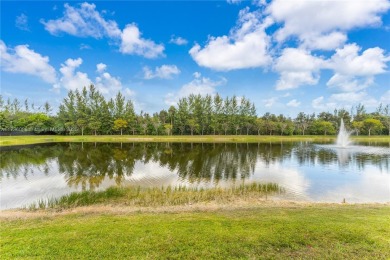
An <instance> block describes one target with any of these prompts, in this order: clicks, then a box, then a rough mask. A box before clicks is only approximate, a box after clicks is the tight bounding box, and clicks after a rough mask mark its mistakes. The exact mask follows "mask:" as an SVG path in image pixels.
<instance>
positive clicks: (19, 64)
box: [0, 40, 57, 84]
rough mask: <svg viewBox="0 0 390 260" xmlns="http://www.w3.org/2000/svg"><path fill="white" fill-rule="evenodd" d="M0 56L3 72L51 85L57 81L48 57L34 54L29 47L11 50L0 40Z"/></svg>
mask: <svg viewBox="0 0 390 260" xmlns="http://www.w3.org/2000/svg"><path fill="white" fill-rule="evenodd" d="M0 56H1V69H2V70H3V71H6V72H11V73H23V74H29V75H34V76H38V77H40V78H41V79H42V80H44V81H45V82H47V83H51V84H54V83H55V82H56V80H57V77H56V71H55V69H54V68H53V67H52V66H51V65H50V64H49V57H47V56H42V55H41V54H39V53H37V52H35V51H34V50H32V49H30V47H29V45H17V46H15V47H14V48H13V49H12V48H8V47H7V46H6V44H5V43H4V42H3V41H2V40H0Z"/></svg>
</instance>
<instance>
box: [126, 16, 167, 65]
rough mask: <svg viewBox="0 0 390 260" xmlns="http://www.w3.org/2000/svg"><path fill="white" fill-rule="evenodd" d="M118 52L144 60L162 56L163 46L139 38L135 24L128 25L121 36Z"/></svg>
mask: <svg viewBox="0 0 390 260" xmlns="http://www.w3.org/2000/svg"><path fill="white" fill-rule="evenodd" d="M121 39H122V42H121V46H120V52H121V53H124V54H137V55H141V56H144V57H146V58H157V57H159V56H164V49H165V48H164V45H162V44H156V43H155V42H153V41H151V40H148V39H144V38H142V37H141V32H140V31H139V29H138V27H137V26H136V25H135V24H128V25H126V28H125V29H123V32H122V35H121Z"/></svg>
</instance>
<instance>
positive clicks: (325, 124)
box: [0, 85, 390, 135]
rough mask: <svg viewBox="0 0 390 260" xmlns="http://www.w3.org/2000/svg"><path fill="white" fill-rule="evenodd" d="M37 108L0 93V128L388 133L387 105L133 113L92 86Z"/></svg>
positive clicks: (186, 103)
mask: <svg viewBox="0 0 390 260" xmlns="http://www.w3.org/2000/svg"><path fill="white" fill-rule="evenodd" d="M51 111H52V107H51V106H50V104H49V103H48V102H46V103H45V104H44V105H43V106H38V107H37V106H35V105H34V104H30V103H29V101H28V100H27V99H26V100H25V101H24V102H21V101H19V100H18V99H14V100H11V99H7V100H6V101H5V100H4V99H3V97H2V96H0V130H1V131H9V132H11V131H34V132H36V133H56V134H64V135H85V134H88V135H98V134H99V135H111V134H121V135H123V134H130V135H334V134H336V133H337V131H338V128H339V125H340V120H341V119H343V120H344V123H345V125H346V127H347V128H348V129H349V130H353V131H354V134H356V135H371V134H377V135H390V105H389V104H386V105H383V104H379V105H378V108H377V109H376V111H375V112H371V113H368V112H367V111H366V109H365V107H364V105H361V104H358V105H357V106H356V107H353V108H352V109H351V110H350V111H348V110H346V109H335V110H334V111H333V112H321V113H319V114H317V115H316V114H315V113H312V114H310V113H304V112H300V113H299V114H298V115H297V116H296V117H295V118H291V117H287V116H285V115H282V114H280V115H275V114H271V113H265V114H264V115H262V116H258V115H257V112H256V107H255V105H254V103H252V102H251V101H250V100H249V99H247V98H245V97H241V98H238V97H236V96H233V97H226V98H222V97H221V96H220V95H218V94H216V95H215V96H210V95H206V96H201V95H193V94H191V95H189V96H188V97H184V98H181V99H180V100H179V101H178V103H177V105H176V106H171V107H169V109H168V110H165V109H163V110H161V111H159V112H156V113H153V114H149V113H145V112H143V111H141V112H140V113H139V114H137V113H136V112H135V110H134V104H133V102H132V101H131V100H126V98H125V97H124V95H123V94H122V93H121V92H118V94H117V95H116V96H115V97H114V98H111V99H106V98H105V97H104V96H103V95H102V93H100V92H99V91H98V90H97V89H96V88H95V87H94V86H93V85H91V86H90V87H89V88H86V87H84V88H83V89H82V90H81V91H78V90H76V91H69V92H68V95H67V97H65V98H64V100H63V101H62V103H61V104H60V106H59V108H58V112H57V113H56V115H52V113H51Z"/></svg>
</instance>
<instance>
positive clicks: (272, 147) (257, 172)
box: [0, 142, 390, 209]
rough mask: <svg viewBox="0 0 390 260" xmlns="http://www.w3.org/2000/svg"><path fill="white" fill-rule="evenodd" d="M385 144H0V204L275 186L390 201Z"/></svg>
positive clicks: (309, 197) (316, 196)
mask: <svg viewBox="0 0 390 260" xmlns="http://www.w3.org/2000/svg"><path fill="white" fill-rule="evenodd" d="M389 145H390V144H389V143H382V144H364V145H362V144H361V145H353V146H351V147H348V148H337V147H335V145H332V144H318V143H317V144H316V143H310V142H286V143H250V144H248V143H237V144H231V143H229V144H224V143H53V144H40V145H29V146H14V147H2V148H1V153H0V155H1V158H0V182H1V209H8V208H16V207H21V206H25V205H29V204H31V203H33V202H36V201H37V200H39V199H47V198H53V197H60V196H62V195H65V194H69V193H71V192H74V191H82V190H104V189H106V188H107V187H110V186H113V185H118V186H135V187H136V186H145V187H153V186H154V187H161V186H165V187H166V186H169V185H170V186H188V187H205V188H208V187H215V186H219V187H227V186H231V185H233V184H246V183H251V182H260V183H277V184H278V185H280V186H281V187H282V188H283V189H284V190H285V192H284V193H283V194H278V195H275V199H288V200H297V201H315V202H342V201H343V200H344V199H345V201H346V202H349V203H354V202H358V203H365V202H379V203H383V202H389V201H390V148H389Z"/></svg>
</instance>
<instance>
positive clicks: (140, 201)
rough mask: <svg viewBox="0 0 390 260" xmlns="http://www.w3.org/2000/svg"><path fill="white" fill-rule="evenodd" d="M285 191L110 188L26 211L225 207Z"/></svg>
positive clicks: (265, 187)
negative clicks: (100, 206)
mask: <svg viewBox="0 0 390 260" xmlns="http://www.w3.org/2000/svg"><path fill="white" fill-rule="evenodd" d="M281 192H283V189H282V188H280V187H279V186H278V185H277V184H274V183H266V184H261V183H252V184H246V185H238V186H233V187H228V188H219V187H217V188H210V189H202V188H186V187H174V188H172V187H170V186H169V187H166V188H164V187H161V188H141V187H137V188H131V187H126V188H120V187H111V188H108V189H106V190H104V191H97V192H95V191H84V192H75V193H71V194H69V195H65V196H62V197H60V198H58V199H48V200H41V201H38V202H36V203H33V204H31V205H29V206H27V207H26V209H28V210H37V209H56V210H62V209H68V208H75V207H80V206H89V205H95V204H114V205H117V206H118V205H120V206H142V207H150V206H153V207H155V206H174V205H189V204H195V203H200V202H211V201H214V202H217V203H226V202H229V201H232V200H238V199H243V200H245V199H251V198H262V197H266V196H268V195H271V194H274V193H281Z"/></svg>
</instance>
